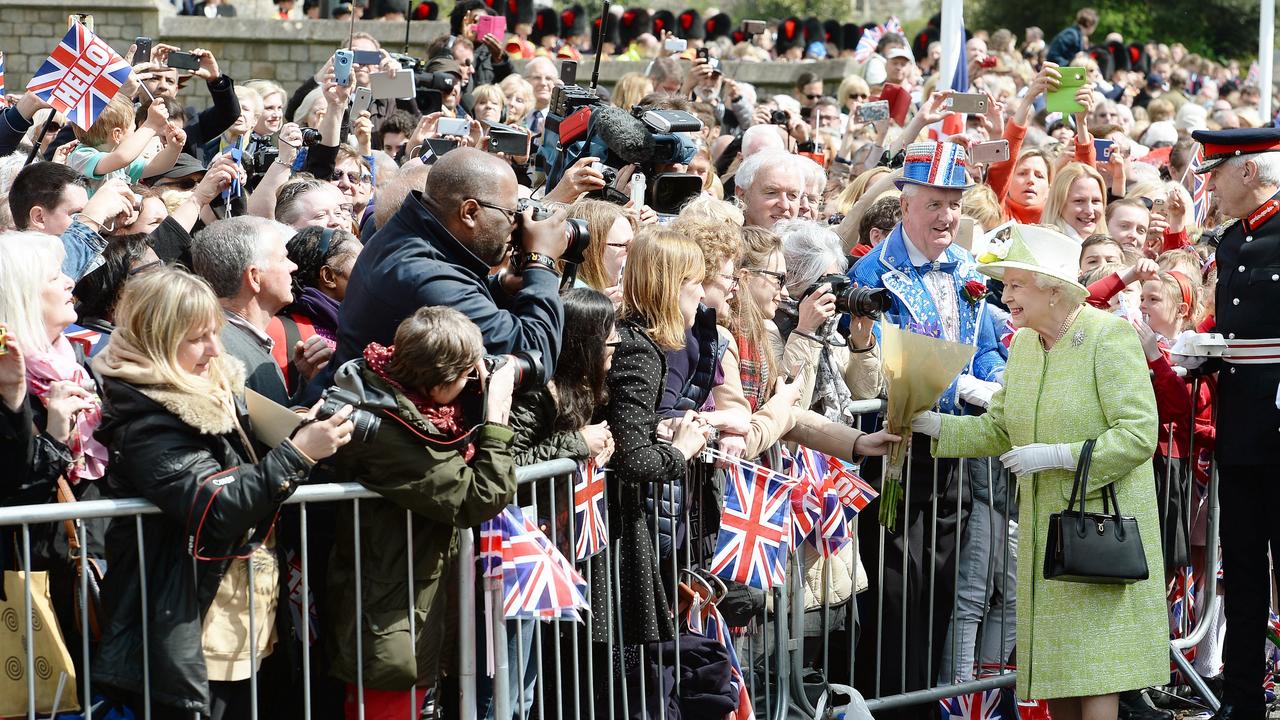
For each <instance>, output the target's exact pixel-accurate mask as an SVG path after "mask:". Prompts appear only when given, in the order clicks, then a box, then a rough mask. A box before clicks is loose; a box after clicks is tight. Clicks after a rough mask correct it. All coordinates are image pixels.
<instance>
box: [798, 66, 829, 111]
mask: <svg viewBox="0 0 1280 720" xmlns="http://www.w3.org/2000/svg"><path fill="white" fill-rule="evenodd" d="M795 96H796V99H797V100H799V101H800V107H805V108H811V107H813V106H814V105H815V104H817V102H818V101H819V100H821V99H822V78H821V77H819V76H818V75H816V74H814V73H811V72H802V73H800V75H799V76H798V77H796V92H795Z"/></svg>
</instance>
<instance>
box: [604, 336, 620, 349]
mask: <svg viewBox="0 0 1280 720" xmlns="http://www.w3.org/2000/svg"><path fill="white" fill-rule="evenodd" d="M621 344H622V338H621V337H619V336H617V335H614V336H613V337H612V338H610V339H608V340H605V341H604V346H605V347H607V348H617V347H618V346H619V345H621Z"/></svg>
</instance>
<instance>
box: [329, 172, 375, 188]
mask: <svg viewBox="0 0 1280 720" xmlns="http://www.w3.org/2000/svg"><path fill="white" fill-rule="evenodd" d="M344 177H345V178H346V179H347V182H349V183H351V184H352V185H359V184H360V183H370V182H373V176H372V175H370V174H369V173H362V172H357V171H354V170H347V171H345V172H344V171H342V170H338V169H336V168H335V169H334V171H333V174H332V175H330V176H329V182H342V178H344Z"/></svg>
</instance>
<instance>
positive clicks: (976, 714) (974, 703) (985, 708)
mask: <svg viewBox="0 0 1280 720" xmlns="http://www.w3.org/2000/svg"><path fill="white" fill-rule="evenodd" d="M938 702H939V703H940V704H941V705H942V720H948V719H952V720H1004V716H1003V715H1001V714H1000V690H999V689H995V690H986V691H983V692H976V693H970V694H968V695H960V696H959V697H953V698H947V699H946V700H939V701H938Z"/></svg>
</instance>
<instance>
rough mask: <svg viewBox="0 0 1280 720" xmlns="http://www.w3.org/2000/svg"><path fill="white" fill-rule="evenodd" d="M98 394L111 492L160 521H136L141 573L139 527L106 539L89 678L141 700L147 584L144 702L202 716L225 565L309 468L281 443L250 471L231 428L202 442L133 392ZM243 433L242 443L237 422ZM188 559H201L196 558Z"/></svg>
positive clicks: (124, 525) (202, 436)
mask: <svg viewBox="0 0 1280 720" xmlns="http://www.w3.org/2000/svg"><path fill="white" fill-rule="evenodd" d="M102 387H103V391H104V395H105V400H106V402H105V418H104V421H103V423H102V426H101V428H100V429H99V430H98V433H97V438H98V439H99V440H100V441H101V442H102V443H103V444H104V445H106V446H107V447H108V448H110V450H111V462H110V466H109V470H108V474H107V479H108V488H109V493H110V494H111V495H113V496H115V497H143V498H146V499H147V500H149V501H151V502H152V503H155V504H156V505H157V506H158V507H159V508H160V510H161V514H159V515H145V516H143V518H142V532H141V535H142V542H143V544H144V547H145V562H146V569H145V572H143V570H142V569H141V568H140V566H139V559H138V539H139V538H138V530H137V526H136V524H135V519H134V518H133V517H131V516H130V517H123V518H118V519H116V520H115V521H113V522H112V524H111V527H110V529H109V530H108V532H107V560H108V572H107V576H106V580H105V582H104V583H103V588H102V606H103V614H104V616H105V621H104V622H103V626H102V628H103V629H102V641H101V644H100V646H99V648H98V657H97V659H95V660H94V662H93V671H94V672H93V674H94V680H95V681H97V682H98V683H99V684H101V685H105V686H108V687H111V688H119V689H122V690H125V691H127V692H131V693H141V692H142V689H143V688H142V678H143V667H142V657H143V654H142V647H143V642H144V636H143V624H142V622H141V613H142V610H143V604H142V592H141V590H142V588H143V587H144V586H145V588H146V616H147V635H146V638H145V641H146V642H147V643H148V652H149V656H150V663H151V697H152V701H153V702H156V703H159V704H163V705H167V706H171V707H177V708H181V709H183V710H186V711H188V712H190V711H193V710H195V711H199V712H200V713H203V714H208V713H209V712H210V709H209V683H208V676H207V671H206V668H205V662H204V654H203V650H202V645H201V631H202V626H203V621H204V615H205V613H206V611H207V610H208V609H209V606H210V604H211V603H212V601H213V597H214V593H215V592H216V590H217V588H218V584H219V583H220V582H221V580H222V576H223V574H224V573H225V572H226V569H227V567H228V565H229V563H230V560H231V558H234V557H245V556H247V555H248V554H249V553H250V552H252V549H253V547H254V546H255V543H256V541H258V540H260V538H261V537H262V536H263V535H265V531H266V530H267V528H269V527H270V525H271V524H272V522H273V521H274V518H275V516H276V513H277V512H278V510H279V507H280V503H282V502H283V501H284V500H285V499H287V498H288V497H289V496H290V495H291V494H293V491H294V489H295V488H296V487H297V485H298V483H300V482H302V481H303V480H305V479H306V477H307V475H308V474H309V472H310V469H311V465H310V463H309V462H308V461H307V459H306V458H305V457H304V456H303V455H302V454H301V453H300V452H299V451H298V450H297V449H296V448H295V447H294V446H293V445H292V444H291V443H289V442H287V441H286V442H283V443H281V444H280V445H279V446H277V447H276V448H274V449H272V450H271V451H270V452H268V453H266V454H265V455H264V456H263V457H262V459H261V460H260V461H259V462H257V463H256V464H250V461H251V459H252V458H253V457H254V456H253V454H252V451H251V450H250V449H248V448H246V447H245V444H244V442H245V441H244V440H243V439H242V436H241V434H240V433H239V432H237V431H236V430H235V429H232V430H231V432H227V433H223V434H217V433H210V432H202V431H201V429H199V428H197V427H194V426H193V425H191V424H188V423H187V422H184V421H183V420H182V419H179V417H178V416H177V415H175V414H174V413H173V412H171V411H170V410H168V409H166V407H165V406H162V405H161V404H160V403H158V402H156V401H155V400H152V399H151V398H149V397H147V396H146V395H144V394H143V393H142V392H141V391H140V390H139V389H137V388H135V387H134V386H132V385H129V384H127V383H124V382H120V381H118V380H112V379H110V378H108V379H106V380H105V381H104V382H103V385H102ZM240 426H241V427H242V428H245V432H246V437H247V433H248V427H249V426H248V418H247V417H244V416H243V413H241V418H240ZM206 429H207V428H206ZM246 536H249V537H250V540H249V541H248V542H246V540H245V538H246ZM193 554H197V555H199V556H200V557H201V558H206V559H197V560H193ZM281 585H282V586H283V585H284V583H282V584H281ZM283 591H284V588H283V587H282V601H281V602H280V603H279V608H281V609H283V612H278V613H277V623H283V627H280V626H278V627H277V636H278V637H282V638H283V637H289V635H290V634H291V633H292V630H291V629H290V625H289V624H288V623H287V618H288V615H289V612H288V610H287V608H288V606H289V605H288V602H287V598H285V597H284V596H283ZM291 645H292V644H291V643H281V646H285V647H288V646H291ZM280 649H281V648H280V646H278V647H277V651H280Z"/></svg>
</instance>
